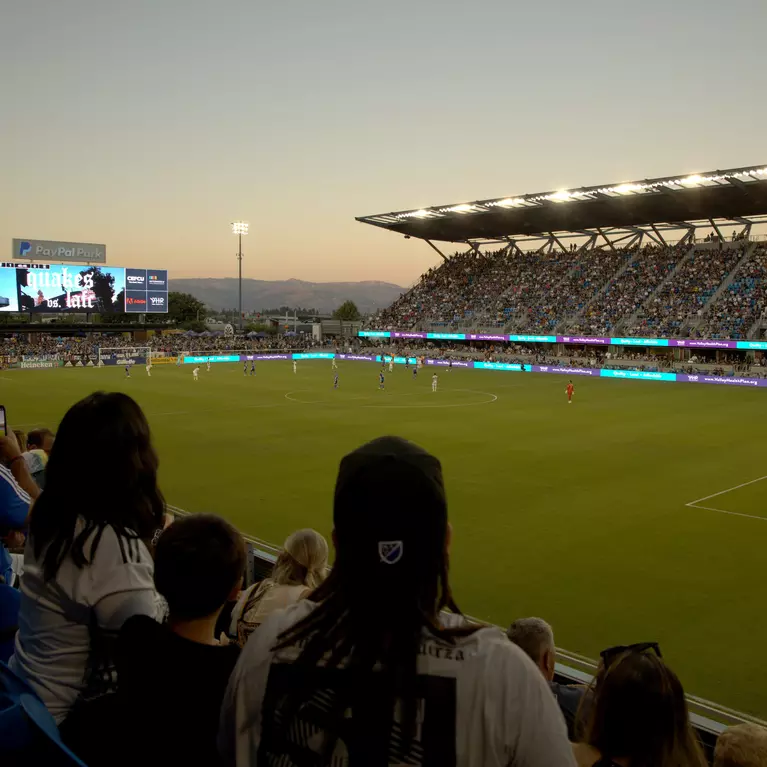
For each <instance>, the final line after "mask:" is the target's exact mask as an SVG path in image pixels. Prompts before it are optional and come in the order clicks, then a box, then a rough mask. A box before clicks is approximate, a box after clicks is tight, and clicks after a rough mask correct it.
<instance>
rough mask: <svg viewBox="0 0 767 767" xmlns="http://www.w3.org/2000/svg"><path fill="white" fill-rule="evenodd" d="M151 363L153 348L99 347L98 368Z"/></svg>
mask: <svg viewBox="0 0 767 767" xmlns="http://www.w3.org/2000/svg"><path fill="white" fill-rule="evenodd" d="M151 361H152V347H151V346H99V350H98V363H97V364H98V367H104V366H105V365H135V364H139V363H140V364H146V363H150V364H151Z"/></svg>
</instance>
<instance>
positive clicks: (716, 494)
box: [685, 474, 767, 506]
mask: <svg viewBox="0 0 767 767" xmlns="http://www.w3.org/2000/svg"><path fill="white" fill-rule="evenodd" d="M763 479H767V474H765V475H764V476H763V477H757V478H756V479H752V480H750V481H749V482H743V483H742V484H740V485H734V486H733V487H728V488H727V489H726V490H720V491H719V492H718V493H711V495H706V496H704V497H703V498H698V499H697V500H696V501H690V502H689V503H687V504H685V505H686V506H692V505H693V504H694V503H700V502H701V501H707V500H708V499H709V498H716V497H717V496H718V495H724V494H725V493H730V492H732V491H733V490H739V489H740V488H741V487H746V486H747V485H753V484H755V483H756V482H761V481H762V480H763Z"/></svg>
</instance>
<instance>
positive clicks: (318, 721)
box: [219, 600, 575, 767]
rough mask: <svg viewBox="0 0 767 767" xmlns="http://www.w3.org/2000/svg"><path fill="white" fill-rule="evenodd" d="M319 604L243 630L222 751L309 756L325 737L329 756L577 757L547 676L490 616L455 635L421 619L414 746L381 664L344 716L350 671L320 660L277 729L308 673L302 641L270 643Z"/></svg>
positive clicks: (247, 757)
mask: <svg viewBox="0 0 767 767" xmlns="http://www.w3.org/2000/svg"><path fill="white" fill-rule="evenodd" d="M314 607H315V606H314V605H313V603H311V602H309V601H306V600H304V601H302V602H299V603H298V604H297V605H295V606H293V607H290V608H287V609H286V610H281V611H279V612H277V613H275V614H273V615H272V616H270V617H269V618H268V619H267V620H266V621H265V622H264V623H262V624H261V626H260V627H259V628H258V630H257V631H255V632H254V633H253V635H252V636H251V637H250V638H249V639H248V642H247V644H246V645H245V648H244V649H243V651H242V654H241V655H240V660H239V662H238V664H237V666H236V667H235V670H234V672H233V674H232V676H231V678H230V680H229V688H228V689H227V692H226V695H225V696H224V701H223V706H222V710H221V728H220V731H219V750H220V752H221V754H222V756H223V757H224V761H225V763H226V764H230V765H234V764H236V765H237V767H251V766H253V767H255V765H261V764H284V765H294V764H304V763H307V764H308V763H312V764H313V763H314V762H313V761H311V758H312V757H311V755H314V758H315V759H316V757H317V755H318V754H319V753H322V751H323V749H324V748H326V747H328V744H329V745H330V747H331V748H332V749H333V750H332V757H331V758H330V759H329V761H327V762H326V763H327V764H332V765H333V767H336V766H338V767H357V765H363V764H372V763H375V764H379V763H380V764H383V763H384V762H382V761H379V758H380V755H381V754H383V753H388V758H387V761H386V762H385V763H386V764H387V765H402V764H408V765H414V766H415V765H432V764H433V765H440V767H559V766H560V765H562V766H563V767H574V765H575V760H574V758H573V754H572V749H571V747H570V744H569V742H568V740H567V729H566V727H565V723H564V719H563V717H562V714H561V713H560V711H559V708H558V706H557V703H556V700H555V698H554V696H553V694H552V693H551V690H550V689H549V687H548V685H547V684H546V682H545V680H544V678H543V675H542V674H541V673H540V671H539V670H538V669H537V668H536V667H535V665H534V664H533V663H532V661H531V660H530V659H529V658H528V657H527V656H526V655H525V654H524V653H523V652H522V651H521V650H519V648H518V647H516V646H515V645H513V644H512V643H511V642H510V641H509V640H508V638H507V637H506V636H505V635H504V634H503V632H502V631H501V630H500V629H498V628H494V627H493V628H491V627H486V628H480V629H478V630H477V631H475V632H474V633H473V634H471V635H469V636H467V637H461V638H457V639H456V640H455V643H453V644H450V643H447V642H444V641H441V640H438V639H436V638H434V637H433V636H432V635H431V634H430V633H428V632H427V631H425V630H424V634H423V640H422V644H421V648H420V653H419V656H418V661H417V670H418V679H417V690H418V701H417V707H418V714H417V721H416V727H415V733H414V737H413V740H412V742H411V746H410V750H409V751H408V750H407V749H405V748H404V746H403V737H402V734H403V730H402V727H401V726H400V724H399V722H398V718H397V715H396V714H395V715H394V718H393V719H392V714H391V712H389V711H382V710H381V705H380V701H381V700H385V693H384V689H385V687H386V684H387V680H386V678H385V677H384V675H383V674H381V673H379V672H373V673H371V674H370V675H369V678H368V679H365V680H364V687H363V689H365V690H369V693H370V694H369V698H366V699H365V700H363V701H361V702H360V701H357V702H356V703H355V705H354V706H352V707H351V708H347V709H346V711H345V713H344V714H343V716H341V717H340V721H338V720H339V718H338V717H337V715H336V714H335V713H334V708H335V706H334V703H335V701H336V700H337V695H338V691H339V690H340V689H343V688H344V687H345V686H346V684H348V682H349V678H348V677H349V674H350V673H351V672H348V671H346V670H345V669H343V667H342V668H340V669H327V668H324V667H323V666H322V665H320V666H319V667H318V669H317V671H316V673H314V672H313V673H312V680H313V682H312V687H311V692H310V694H309V697H308V700H307V701H306V703H305V704H304V705H302V707H301V709H300V713H299V714H298V715H297V716H296V719H295V720H294V722H293V723H292V724H291V726H290V727H289V728H287V729H286V730H282V728H281V727H280V724H283V722H282V716H283V713H284V709H283V706H284V701H285V695H286V693H287V692H288V691H289V690H295V689H298V686H299V685H301V684H302V682H306V681H307V680H306V679H305V678H304V676H303V675H304V674H305V673H306V672H304V671H302V670H301V669H299V668H298V667H296V666H295V665H293V664H294V661H295V660H296V658H297V657H298V655H299V650H298V649H297V648H295V647H291V648H287V649H285V650H281V651H280V652H277V653H275V652H274V649H273V648H274V646H275V644H276V643H277V638H278V637H279V635H280V634H281V633H282V632H283V631H285V630H286V629H287V628H289V627H290V626H291V625H293V624H294V623H296V622H297V621H299V620H301V619H302V618H304V617H306V616H307V615H308V614H309V613H310V612H311V611H312V610H313V609H314ZM462 622H463V619H462V618H461V617H460V616H453V615H446V616H445V618H444V620H443V623H444V624H446V625H456V624H460V623H462ZM356 673H358V672H355V674H356ZM379 687H380V688H381V689H380V690H379V689H378V688H379ZM357 706H358V707H359V708H356V707H357ZM359 709H362V710H359ZM357 716H359V720H358V721H359V722H362V723H363V724H364V725H365V726H366V737H365V739H363V740H364V741H365V744H364V745H363V746H362V750H364V751H368V750H369V751H370V753H369V754H367V756H366V755H365V754H361V753H357V754H356V755H355V756H354V758H352V757H351V756H350V754H349V752H348V751H347V746H346V742H345V741H344V738H343V733H344V731H345V730H346V731H350V732H351V733H353V732H355V731H356V725H355V723H354V722H355V719H356V718H357ZM329 719H330V720H331V721H333V720H334V719H335V720H336V721H337V726H336V727H335V728H334V729H335V730H336V732H335V735H336V736H337V739H336V740H335V741H333V739H332V738H330V739H329V737H328V732H327V730H326V724H327V722H328V720H329ZM379 725H380V726H379ZM275 733H281V734H282V735H284V736H285V740H279V739H278V738H277V737H275ZM358 740H359V739H358ZM358 745H359V743H358ZM287 753H291V754H294V755H301V759H303V760H304V761H301V760H300V759H298V758H296V759H291V758H290V757H288V756H286V754H287ZM372 755H374V756H375V758H373V756H372ZM368 757H369V758H368Z"/></svg>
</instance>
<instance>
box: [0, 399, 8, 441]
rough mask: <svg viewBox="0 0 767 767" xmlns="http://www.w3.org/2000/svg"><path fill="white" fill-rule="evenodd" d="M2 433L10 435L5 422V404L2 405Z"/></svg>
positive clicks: (0, 416)
mask: <svg viewBox="0 0 767 767" xmlns="http://www.w3.org/2000/svg"><path fill="white" fill-rule="evenodd" d="M0 434H2V435H3V436H4V437H7V436H8V427H7V426H6V423H5V405H0Z"/></svg>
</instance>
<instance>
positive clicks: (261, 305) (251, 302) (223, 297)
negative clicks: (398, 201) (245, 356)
mask: <svg viewBox="0 0 767 767" xmlns="http://www.w3.org/2000/svg"><path fill="white" fill-rule="evenodd" d="M169 287H170V289H171V290H175V291H179V292H181V293H191V294H192V295H193V296H194V297H195V298H197V299H199V300H200V301H202V302H203V303H204V304H205V305H206V306H207V307H208V308H210V309H214V310H216V309H236V308H237V280H236V279H235V278H232V277H225V278H223V279H186V280H183V279H182V280H177V279H172V278H171V280H170V284H169ZM404 292H405V288H402V287H400V286H399V285H392V283H390V282H304V281H303V280H274V281H271V280H243V281H242V308H243V311H261V310H262V309H269V308H272V307H276V306H294V307H306V308H312V309H317V310H318V311H319V312H322V313H325V312H332V311H333V310H334V309H337V308H338V307H339V306H340V305H341V304H342V303H343V302H344V301H347V300H350V301H354V303H355V304H357V308H358V309H359V310H360V311H361V312H362V313H367V312H372V311H375V310H376V309H382V308H384V307H386V306H388V305H389V304H390V303H392V301H394V299H395V298H397V297H398V296H399V295H400V293H404Z"/></svg>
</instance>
